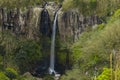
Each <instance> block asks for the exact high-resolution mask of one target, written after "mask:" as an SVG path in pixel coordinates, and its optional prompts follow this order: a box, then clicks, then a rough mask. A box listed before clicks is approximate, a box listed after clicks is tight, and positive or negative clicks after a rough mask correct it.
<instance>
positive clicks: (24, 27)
mask: <svg viewBox="0 0 120 80" xmlns="http://www.w3.org/2000/svg"><path fill="white" fill-rule="evenodd" d="M57 7H58V6H57V5H55V4H54V3H50V4H48V5H47V6H46V9H44V8H40V7H35V8H27V9H25V10H24V11H22V10H21V9H14V10H10V11H7V10H6V9H5V8H4V9H0V30H1V31H4V30H11V31H12V32H13V33H15V34H16V35H17V36H18V37H20V36H22V37H26V38H29V39H35V40H38V39H39V38H40V37H39V35H42V34H44V33H47V34H51V28H52V23H53V20H54V13H55V11H56V9H57ZM45 11H46V12H47V13H46V14H43V13H45ZM41 16H42V17H41ZM45 17H46V18H45ZM45 19H46V20H45ZM98 23H100V21H99V18H98V17H97V16H95V15H93V16H90V17H84V16H82V15H81V14H80V13H79V12H78V11H77V10H70V11H66V12H64V11H62V9H61V10H60V11H59V13H58V31H59V34H60V39H61V40H63V41H69V40H72V41H73V42H74V41H76V40H77V39H78V38H79V36H80V34H81V33H82V32H83V31H84V30H85V28H86V27H89V26H91V25H95V24H98ZM43 24H46V25H43ZM46 26H48V27H46Z"/></svg>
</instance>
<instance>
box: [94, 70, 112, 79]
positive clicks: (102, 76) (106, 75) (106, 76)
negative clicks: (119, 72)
mask: <svg viewBox="0 0 120 80" xmlns="http://www.w3.org/2000/svg"><path fill="white" fill-rule="evenodd" d="M111 71H112V70H111V69H109V68H104V69H103V72H102V73H101V74H100V75H99V76H98V77H97V79H96V80H110V79H111V76H112V74H111Z"/></svg>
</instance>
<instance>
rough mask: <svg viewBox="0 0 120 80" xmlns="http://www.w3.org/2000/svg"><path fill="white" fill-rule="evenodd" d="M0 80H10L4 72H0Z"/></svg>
mask: <svg viewBox="0 0 120 80" xmlns="http://www.w3.org/2000/svg"><path fill="white" fill-rule="evenodd" d="M0 80H10V79H9V78H8V77H7V76H6V75H5V74H4V73H3V72H0Z"/></svg>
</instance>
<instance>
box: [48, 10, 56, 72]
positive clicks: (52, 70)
mask: <svg viewBox="0 0 120 80" xmlns="http://www.w3.org/2000/svg"><path fill="white" fill-rule="evenodd" d="M57 16H58V15H57V12H56V13H55V19H54V23H53V30H52V40H51V52H50V67H49V73H50V74H53V73H54V74H55V73H56V72H55V70H54V65H55V36H56V22H57Z"/></svg>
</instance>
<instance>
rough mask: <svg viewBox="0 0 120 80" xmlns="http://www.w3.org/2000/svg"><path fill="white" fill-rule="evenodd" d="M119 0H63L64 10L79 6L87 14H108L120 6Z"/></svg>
mask: <svg viewBox="0 0 120 80" xmlns="http://www.w3.org/2000/svg"><path fill="white" fill-rule="evenodd" d="M119 4H120V1H119V0H99V1H98V0H65V1H64V2H63V8H64V10H69V9H73V8H78V9H79V11H80V12H81V13H83V14H86V15H88V14H89V15H91V14H96V13H97V14H98V15H107V14H111V12H112V11H114V10H116V9H117V8H119V7H120V6H119Z"/></svg>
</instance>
